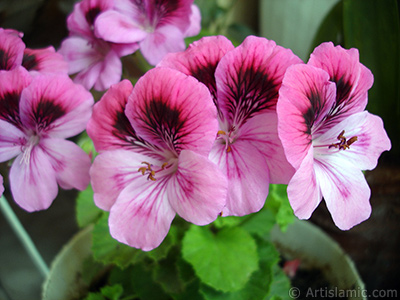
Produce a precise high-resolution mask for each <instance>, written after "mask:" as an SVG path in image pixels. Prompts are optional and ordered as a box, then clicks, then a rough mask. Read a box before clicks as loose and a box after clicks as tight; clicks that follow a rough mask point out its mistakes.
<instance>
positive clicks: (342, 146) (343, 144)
mask: <svg viewBox="0 0 400 300" xmlns="http://www.w3.org/2000/svg"><path fill="white" fill-rule="evenodd" d="M337 139H338V140H339V143H336V144H331V145H329V149H331V148H336V149H338V148H339V150H346V149H350V145H351V144H353V143H354V142H356V141H357V140H358V138H357V136H353V137H351V138H349V139H348V140H347V139H346V137H345V136H344V130H342V132H341V133H340V134H339V135H338V136H337Z"/></svg>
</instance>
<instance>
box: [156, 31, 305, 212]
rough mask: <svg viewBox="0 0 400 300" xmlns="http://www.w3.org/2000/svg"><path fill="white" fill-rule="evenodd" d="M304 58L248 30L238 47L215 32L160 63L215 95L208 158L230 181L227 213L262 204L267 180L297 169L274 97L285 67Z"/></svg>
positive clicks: (281, 179) (285, 177)
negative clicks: (214, 129) (214, 130)
mask: <svg viewBox="0 0 400 300" xmlns="http://www.w3.org/2000/svg"><path fill="white" fill-rule="evenodd" d="M300 62H301V60H300V59H299V58H298V57H297V56H295V55H294V54H293V53H292V51H291V50H289V49H284V48H282V47H280V46H277V45H276V44H275V42H274V41H270V40H267V39H265V38H258V37H254V36H249V37H247V38H246V39H245V40H244V42H243V43H242V44H241V45H240V46H239V47H237V48H234V47H233V46H232V44H231V43H230V42H229V41H228V40H227V39H226V38H225V37H223V36H216V37H215V36H214V37H205V38H203V39H201V40H200V41H198V42H195V43H193V44H192V45H190V46H189V47H188V49H187V50H186V51H185V52H181V53H171V54H168V55H167V56H166V57H165V58H164V59H163V60H162V61H161V62H160V64H159V65H158V66H167V67H172V68H176V69H178V70H180V71H181V72H184V73H185V74H188V75H192V76H194V77H195V78H197V79H198V80H199V81H201V82H203V83H204V84H206V86H207V87H208V88H209V89H210V91H211V93H212V95H213V96H214V102H215V105H216V107H217V109H218V117H219V131H218V137H217V139H216V141H215V143H214V146H213V149H212V151H211V154H210V159H211V160H212V161H214V162H215V163H216V164H217V165H219V167H220V168H221V170H223V172H224V173H225V174H226V175H227V177H228V181H229V192H228V198H227V204H226V207H225V208H224V210H223V215H224V216H227V215H237V216H241V215H245V214H249V213H252V212H256V211H258V210H260V209H261V208H262V207H263V205H264V203H265V199H266V197H267V195H268V187H269V183H288V182H289V179H290V177H291V176H292V174H293V172H294V170H293V168H292V167H291V165H290V164H289V163H288V162H287V160H286V158H285V155H284V152H283V148H282V145H281V143H280V141H279V138H278V132H277V116H276V102H277V99H278V90H279V88H280V86H281V82H282V78H283V75H284V73H285V71H286V69H287V68H288V66H290V65H292V64H295V63H300Z"/></svg>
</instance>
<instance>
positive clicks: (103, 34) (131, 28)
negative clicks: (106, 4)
mask: <svg viewBox="0 0 400 300" xmlns="http://www.w3.org/2000/svg"><path fill="white" fill-rule="evenodd" d="M95 34H96V36H97V37H100V38H102V39H104V40H105V41H108V42H113V43H123V44H130V43H136V42H140V41H142V40H143V39H144V38H145V37H146V36H147V35H148V33H147V32H146V31H145V30H143V29H142V28H141V27H140V26H139V24H137V23H136V22H135V21H134V20H133V19H132V18H130V17H129V16H127V15H124V14H122V13H119V12H117V11H115V10H109V11H106V12H104V13H102V14H100V15H99V16H98V17H97V18H96V21H95Z"/></svg>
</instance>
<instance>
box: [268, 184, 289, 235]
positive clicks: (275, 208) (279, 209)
mask: <svg viewBox="0 0 400 300" xmlns="http://www.w3.org/2000/svg"><path fill="white" fill-rule="evenodd" d="M286 188H287V186H286V185H284V184H271V185H270V192H269V195H268V198H267V200H266V204H265V206H266V208H267V209H269V210H270V211H272V212H273V213H274V214H275V218H276V223H277V224H278V225H279V227H280V228H281V230H282V231H285V230H286V228H287V226H288V225H289V224H291V223H293V221H294V220H295V217H294V214H293V209H292V207H291V206H290V203H289V199H288V196H287V192H286Z"/></svg>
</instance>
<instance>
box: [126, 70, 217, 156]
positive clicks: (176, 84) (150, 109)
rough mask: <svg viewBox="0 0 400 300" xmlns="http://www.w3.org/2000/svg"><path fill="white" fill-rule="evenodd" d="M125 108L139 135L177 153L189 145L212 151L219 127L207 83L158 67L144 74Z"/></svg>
mask: <svg viewBox="0 0 400 300" xmlns="http://www.w3.org/2000/svg"><path fill="white" fill-rule="evenodd" d="M125 112H126V115H127V117H128V119H129V120H130V122H131V124H132V126H133V128H134V129H135V130H136V133H137V135H138V136H140V137H142V138H143V139H145V140H147V141H148V142H150V143H152V144H154V145H157V146H159V147H160V148H162V149H169V150H171V151H174V152H176V153H179V152H180V151H181V150H183V149H187V150H192V151H195V152H197V153H200V154H203V155H208V152H209V150H210V149H211V147H212V145H213V143H214V140H215V136H216V133H217V131H218V122H217V112H216V108H215V106H214V104H213V102H212V99H211V95H210V92H209V91H208V89H207V88H206V86H205V85H203V84H201V83H200V82H198V81H197V80H196V79H195V78H193V77H191V76H186V75H185V74H183V73H181V72H179V71H176V70H173V69H169V68H154V69H152V70H150V71H148V72H147V73H146V74H145V75H144V76H143V77H141V78H140V79H139V81H138V82H137V83H136V85H135V86H134V88H133V92H132V94H131V96H130V97H129V100H128V104H127V105H126V110H125Z"/></svg>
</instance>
